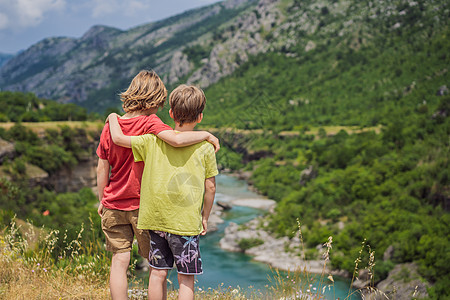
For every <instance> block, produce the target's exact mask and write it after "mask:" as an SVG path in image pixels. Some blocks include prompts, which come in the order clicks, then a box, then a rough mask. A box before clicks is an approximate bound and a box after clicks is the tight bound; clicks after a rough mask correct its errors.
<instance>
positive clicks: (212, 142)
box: [206, 133, 220, 153]
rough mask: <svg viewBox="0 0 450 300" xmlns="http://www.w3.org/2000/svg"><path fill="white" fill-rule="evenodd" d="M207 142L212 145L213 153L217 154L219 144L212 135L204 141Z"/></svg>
mask: <svg viewBox="0 0 450 300" xmlns="http://www.w3.org/2000/svg"><path fill="white" fill-rule="evenodd" d="M206 141H207V142H210V143H211V144H213V146H214V152H216V153H217V151H219V149H220V143H219V139H218V138H216V137H215V136H214V135H212V134H211V133H210V134H209V137H208V138H207V139H206Z"/></svg>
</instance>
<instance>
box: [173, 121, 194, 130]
mask: <svg viewBox="0 0 450 300" xmlns="http://www.w3.org/2000/svg"><path fill="white" fill-rule="evenodd" d="M196 125H197V122H194V123H184V124H183V126H180V123H178V122H175V129H174V130H176V131H181V132H183V131H193V130H194V127H195V126H196Z"/></svg>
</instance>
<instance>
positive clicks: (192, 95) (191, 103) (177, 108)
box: [169, 84, 206, 126]
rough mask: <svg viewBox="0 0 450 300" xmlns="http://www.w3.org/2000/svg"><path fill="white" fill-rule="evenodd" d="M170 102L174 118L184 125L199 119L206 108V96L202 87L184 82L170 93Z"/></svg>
mask: <svg viewBox="0 0 450 300" xmlns="http://www.w3.org/2000/svg"><path fill="white" fill-rule="evenodd" d="M169 104H170V108H171V109H172V113H173V119H174V120H175V121H176V122H178V123H179V124H180V126H183V124H184V123H192V122H195V121H197V120H198V118H199V116H200V114H201V113H202V112H203V109H204V108H205V104H206V97H205V94H204V93H203V91H202V90H201V89H200V88H198V87H196V86H192V85H185V84H182V85H180V86H178V87H177V88H176V89H174V90H173V91H172V93H170V96H169Z"/></svg>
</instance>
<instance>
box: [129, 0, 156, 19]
mask: <svg viewBox="0 0 450 300" xmlns="http://www.w3.org/2000/svg"><path fill="white" fill-rule="evenodd" d="M148 9H150V5H149V4H148V2H145V1H139V0H133V1H130V2H129V3H128V5H127V7H126V8H125V15H127V16H134V15H135V14H137V13H139V12H143V11H146V10H148Z"/></svg>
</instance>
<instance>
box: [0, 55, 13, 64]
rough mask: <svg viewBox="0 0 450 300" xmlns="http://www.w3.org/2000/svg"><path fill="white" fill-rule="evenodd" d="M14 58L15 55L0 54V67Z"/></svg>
mask: <svg viewBox="0 0 450 300" xmlns="http://www.w3.org/2000/svg"><path fill="white" fill-rule="evenodd" d="M13 57H14V54H6V53H0V67H1V66H3V65H4V64H6V62H7V61H8V60H10V59H11V58H13Z"/></svg>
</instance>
